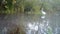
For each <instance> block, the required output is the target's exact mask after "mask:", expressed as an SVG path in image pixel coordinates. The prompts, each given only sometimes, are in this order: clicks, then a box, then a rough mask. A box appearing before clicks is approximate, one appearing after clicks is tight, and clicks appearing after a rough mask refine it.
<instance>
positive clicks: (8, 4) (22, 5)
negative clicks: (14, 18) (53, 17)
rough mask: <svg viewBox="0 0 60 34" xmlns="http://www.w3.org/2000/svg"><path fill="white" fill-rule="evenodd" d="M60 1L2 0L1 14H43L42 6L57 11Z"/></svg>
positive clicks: (0, 2) (0, 4) (0, 5)
mask: <svg viewBox="0 0 60 34" xmlns="http://www.w3.org/2000/svg"><path fill="white" fill-rule="evenodd" d="M59 2H60V1H59V0H0V14H1V13H2V14H3V13H5V14H14V13H19V14H20V13H28V14H41V11H40V10H41V8H42V7H43V8H44V9H45V10H47V11H56V8H57V10H59V8H58V7H59V5H60V3H59Z"/></svg>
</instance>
